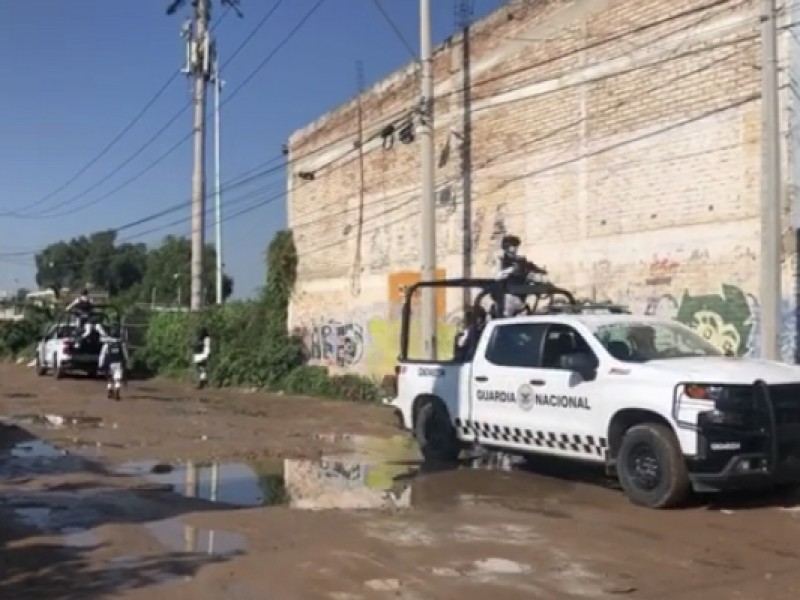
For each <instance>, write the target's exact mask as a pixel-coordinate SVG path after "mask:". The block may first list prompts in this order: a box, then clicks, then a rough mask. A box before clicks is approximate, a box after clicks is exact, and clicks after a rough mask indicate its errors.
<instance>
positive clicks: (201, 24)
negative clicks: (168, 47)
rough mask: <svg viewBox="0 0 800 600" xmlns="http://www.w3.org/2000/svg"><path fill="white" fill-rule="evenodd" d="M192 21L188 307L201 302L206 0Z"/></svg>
mask: <svg viewBox="0 0 800 600" xmlns="http://www.w3.org/2000/svg"><path fill="white" fill-rule="evenodd" d="M185 3H186V0H173V1H172V2H171V3H170V5H169V8H167V14H173V13H174V12H175V11H176V10H177V9H178V8H179V7H181V6H183V5H184V4H185ZM191 4H192V7H193V8H194V15H193V19H192V20H193V23H189V24H187V25H185V26H184V29H183V32H182V35H183V37H184V39H185V40H186V66H185V67H184V69H183V72H184V73H186V74H187V75H188V76H189V77H190V78H191V79H193V84H194V89H193V92H192V102H193V104H194V129H193V132H194V169H193V171H192V261H191V262H192V265H191V295H190V305H189V306H190V309H191V310H199V309H200V308H201V306H202V304H203V248H204V246H205V227H206V223H205V210H206V206H205V200H206V171H205V166H206V119H205V117H206V85H207V84H208V81H209V80H210V78H211V72H212V56H211V54H212V44H211V36H210V34H209V32H208V22H209V19H210V0H192V3H191Z"/></svg>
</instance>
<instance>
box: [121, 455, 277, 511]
mask: <svg viewBox="0 0 800 600" xmlns="http://www.w3.org/2000/svg"><path fill="white" fill-rule="evenodd" d="M117 473H119V474H120V475H132V476H138V477H144V478H145V479H147V480H148V481H150V482H152V483H155V484H160V485H167V486H170V487H171V488H172V489H173V490H174V491H175V492H177V493H179V494H182V495H184V496H187V497H191V498H199V499H201V500H210V501H212V502H222V503H225V504H232V505H235V506H261V505H264V504H276V503H280V501H281V497H282V494H281V490H280V486H275V485H274V483H273V482H272V481H271V479H270V477H269V474H262V475H259V474H257V473H256V472H255V471H254V470H253V469H251V468H250V467H248V466H247V465H243V464H238V463H217V462H215V463H211V464H210V465H204V464H195V463H193V462H188V463H186V464H181V465H169V464H164V463H159V462H157V461H142V462H134V463H127V464H124V465H122V467H120V469H119V470H118V471H117ZM272 479H274V477H273V478H272ZM271 484H272V485H271Z"/></svg>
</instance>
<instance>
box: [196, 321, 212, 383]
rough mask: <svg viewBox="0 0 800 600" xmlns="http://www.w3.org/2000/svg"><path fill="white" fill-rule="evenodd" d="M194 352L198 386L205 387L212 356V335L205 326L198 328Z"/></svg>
mask: <svg viewBox="0 0 800 600" xmlns="http://www.w3.org/2000/svg"><path fill="white" fill-rule="evenodd" d="M193 352H194V357H193V358H194V366H195V369H196V371H197V388H198V389H203V388H204V387H206V385H208V359H209V358H211V336H210V335H209V334H208V329H206V328H205V327H200V329H198V330H197V337H196V339H195V343H194V347H193Z"/></svg>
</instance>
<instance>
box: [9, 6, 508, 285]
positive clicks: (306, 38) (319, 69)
mask: <svg viewBox="0 0 800 600" xmlns="http://www.w3.org/2000/svg"><path fill="white" fill-rule="evenodd" d="M315 1H316V0H284V1H283V3H282V4H281V6H280V7H279V8H278V9H277V11H276V12H275V14H274V15H273V17H272V18H271V19H270V20H269V21H268V22H267V24H266V25H265V26H264V27H263V28H261V29H260V31H259V32H258V34H256V36H255V37H254V38H253V39H252V40H251V41H250V42H249V43H248V44H247V46H246V47H245V48H244V49H243V50H242V51H241V52H240V53H239V55H238V56H237V57H235V59H234V60H233V61H232V62H231V64H230V66H229V67H228V68H227V69H226V71H225V72H224V73H223V78H224V80H225V81H226V84H227V88H226V89H227V90H228V91H232V90H233V89H234V88H235V87H237V86H238V85H239V84H240V83H241V82H242V81H243V80H244V78H245V77H247V76H248V75H249V74H250V73H251V72H252V71H253V69H255V68H256V66H257V65H258V64H259V63H260V62H261V61H262V60H263V59H264V57H266V56H267V54H269V53H270V52H271V51H272V49H273V48H274V47H275V45H276V44H278V43H279V42H280V41H281V39H282V38H283V37H284V36H285V35H286V34H287V33H288V32H289V30H290V29H291V28H293V27H294V26H295V25H296V24H297V23H298V22H299V21H300V19H301V18H302V17H303V15H304V14H305V13H306V12H307V11H308V10H309V9H310V8H311V6H312V5H313V4H314V3H315ZM213 2H214V5H215V10H214V13H215V17H219V16H220V15H221V14H222V12H223V11H222V10H221V9H220V8H219V4H218V1H217V0H213ZM380 2H381V3H382V4H383V6H384V8H385V10H386V11H387V12H388V13H390V14H391V16H392V17H393V19H394V21H395V23H396V24H397V27H398V28H399V29H400V30H401V31H402V32H403V34H404V36H405V37H406V39H407V40H408V41H409V42H410V44H411V45H412V46H413V48H414V49H417V48H418V47H419V38H418V31H417V28H418V19H419V16H418V2H417V0H380ZM454 2H455V0H433V5H434V11H433V25H434V38H435V40H434V41H435V42H437V43H438V42H439V41H441V40H443V39H445V38H446V37H447V36H449V35H450V34H452V32H453V31H454V28H455V23H454ZM274 3H275V0H242V1H241V8H242V10H243V12H244V13H245V17H244V18H243V19H239V18H237V17H236V16H235V15H232V14H231V15H228V16H226V17H225V19H224V20H223V21H222V22H221V23H220V24H219V26H218V27H217V29H216V31H215V33H216V36H217V40H218V44H219V47H220V53H221V58H222V61H223V62H224V61H225V60H226V58H225V56H226V53H227V54H230V53H231V52H232V51H233V50H234V49H235V48H236V47H237V46H239V44H240V43H241V42H242V41H243V40H244V39H245V37H246V36H247V35H248V34H249V33H250V32H251V30H252V29H253V28H254V27H255V26H256V24H257V23H258V21H259V20H260V19H261V18H262V17H263V16H264V15H265V14H266V12H267V11H268V10H269V9H270V8H271V7H272V6H273V4H274ZM504 3H505V2H504V0H474V15H475V18H480V17H481V16H483V15H485V14H487V13H488V12H491V11H492V10H494V9H495V8H497V7H498V6H500V5H502V4H504ZM187 4H189V2H187ZM133 5H138V6H139V7H140V8H139V9H138V10H136V11H133V10H131V7H132V6H133ZM166 5H167V0H147V1H146V2H135V3H130V2H124V1H123V0H111V1H110V0H69V1H67V0H24V1H23V0H17V1H8V2H2V3H0V81H2V84H0V89H2V93H0V132H2V133H1V134H0V213H3V212H7V211H14V210H18V209H20V208H21V207H24V206H27V205H30V204H31V203H34V202H37V201H39V200H41V199H42V198H43V197H44V196H46V195H48V194H50V193H51V192H53V191H54V190H56V189H57V188H59V187H60V186H61V185H62V184H64V183H65V182H66V181H68V180H69V179H70V178H71V177H72V176H73V175H74V174H75V173H77V172H78V170H79V169H81V168H82V167H83V166H84V165H85V164H86V163H87V162H88V161H89V160H91V159H92V158H93V157H94V156H96V155H97V154H98V152H99V151H100V150H101V149H102V148H103V147H105V146H106V145H107V144H108V143H109V142H110V141H111V139H112V138H113V137H114V136H116V135H117V134H118V133H119V131H120V130H121V129H122V128H123V127H124V126H125V125H126V124H127V123H128V122H129V121H130V120H131V119H132V118H133V117H134V116H135V115H136V114H137V113H138V112H139V111H140V110H141V109H142V107H143V106H144V105H145V103H146V102H147V101H148V100H149V99H150V98H151V97H152V96H153V94H155V92H156V90H158V89H159V88H160V87H161V86H162V85H163V84H164V82H165V81H166V80H167V79H168V78H169V75H170V73H171V72H173V71H174V70H175V69H177V68H178V67H180V66H181V65H182V62H183V53H184V48H183V44H182V41H181V39H180V38H179V29H180V26H181V23H182V21H183V20H184V18H185V16H187V15H188V12H186V11H187V10H188V9H184V11H183V12H182V13H181V14H180V15H175V16H172V17H168V16H166V15H165V7H166ZM358 60H361V61H362V62H363V65H364V76H365V80H366V83H367V84H370V83H372V82H374V81H377V80H379V79H381V78H383V77H384V76H386V75H388V74H389V73H391V72H392V71H393V70H395V69H396V68H398V67H401V66H402V65H404V64H406V63H407V62H408V61H409V60H410V57H409V53H408V50H406V48H405V47H404V45H403V44H402V43H401V42H400V40H399V39H398V38H397V36H396V35H395V33H394V32H393V31H392V29H391V28H390V27H389V25H388V24H387V23H386V21H385V19H384V18H383V17H382V16H381V14H380V12H378V10H377V9H376V7H375V5H374V3H373V0H327V1H326V2H325V4H323V6H322V8H321V9H320V10H319V11H317V12H316V13H315V15H314V16H313V17H312V18H311V20H310V21H308V23H307V24H306V25H305V26H304V27H303V28H302V29H301V30H300V31H299V32H298V34H297V35H296V36H295V37H293V38H292V40H291V41H290V42H289V43H288V44H287V45H286V46H285V47H284V48H283V49H282V50H281V51H280V52H279V53H278V54H277V55H276V56H275V57H274V59H272V60H271V61H270V62H269V63H268V65H267V66H266V67H265V68H264V69H263V70H262V71H261V72H260V73H259V74H258V75H256V76H255V78H253V80H252V81H251V82H250V83H249V84H248V85H247V86H246V87H244V88H243V89H242V90H241V92H239V93H238V94H237V95H236V97H235V99H232V100H231V102H230V103H229V104H228V105H227V106H226V107H225V108H224V109H223V115H222V128H223V134H222V146H223V147H222V180H223V182H224V181H225V180H230V179H233V178H235V177H236V176H237V175H239V174H241V173H243V172H245V171H248V170H250V169H253V168H254V167H257V166H259V165H262V164H264V163H266V162H267V161H269V160H270V159H276V160H277V158H278V157H279V156H280V150H281V144H282V143H284V142H285V141H286V139H287V138H288V136H289V134H290V133H291V132H292V131H294V130H295V129H297V128H299V127H302V126H303V125H305V124H306V123H308V122H310V121H312V120H314V119H315V118H316V117H318V116H319V115H321V114H323V113H325V112H327V111H328V110H330V109H332V108H334V107H335V106H337V105H338V104H341V103H342V102H344V101H346V100H347V99H349V98H351V97H352V96H353V95H354V94H355V89H356V67H355V64H356V61H358ZM188 100H189V88H188V82H187V81H186V79H185V78H184V77H180V78H178V79H177V80H176V81H174V82H173V83H172V84H171V85H170V87H169V88H168V89H167V90H166V92H165V93H164V94H163V95H162V96H161V97H160V98H159V100H158V101H157V103H156V104H155V105H154V106H153V107H152V108H151V109H150V110H149V111H148V112H147V114H146V115H145V116H144V117H143V118H142V119H141V120H140V121H139V122H138V123H137V124H136V126H135V127H134V128H133V129H132V130H131V131H129V132H128V133H127V134H126V135H125V136H124V137H123V138H122V139H121V140H120V141H119V142H118V143H117V144H116V145H115V146H114V147H113V148H112V149H111V150H110V151H109V152H108V153H107V154H106V155H105V156H104V157H103V158H102V159H101V160H99V161H98V162H97V163H96V164H95V165H93V166H92V167H91V168H90V169H89V170H87V171H86V172H85V173H84V174H83V175H82V176H81V177H80V178H78V179H77V180H76V181H75V182H73V183H72V184H71V185H69V186H68V187H67V188H65V189H64V190H62V191H61V192H59V193H58V194H55V195H53V196H52V197H51V198H49V199H48V200H46V201H44V202H41V203H39V204H38V205H37V206H36V207H35V208H31V209H30V211H31V212H32V213H34V215H35V216H36V217H37V218H33V219H19V218H14V217H9V216H0V290H3V289H13V288H15V287H17V286H25V287H33V285H34V284H33V282H34V267H33V258H32V256H30V255H12V254H11V253H19V252H33V251H36V250H38V249H40V248H42V247H43V246H45V245H47V244H48V243H51V242H54V241H58V240H62V239H68V238H70V237H73V236H76V235H81V234H86V233H90V232H92V231H97V230H101V229H106V228H113V227H115V226H117V225H120V224H124V223H128V222H131V221H134V220H136V219H138V218H141V217H143V216H147V215H149V214H152V213H155V212H157V211H159V210H161V209H163V208H164V207H167V206H170V205H173V204H176V203H178V202H181V201H186V209H185V211H182V212H177V213H173V214H170V215H168V216H166V217H164V218H163V219H160V220H158V221H154V222H152V223H148V224H146V225H143V226H141V227H139V228H134V229H131V230H129V231H125V232H123V233H122V234H120V237H122V238H125V237H126V236H136V239H135V240H133V241H143V242H148V243H151V242H156V241H158V240H159V239H160V238H161V237H163V236H165V235H167V234H169V233H173V234H185V233H188V230H189V221H188V218H189V202H188V198H189V196H190V193H191V185H190V184H191V144H190V143H186V144H184V145H182V146H181V147H180V148H178V149H177V150H176V151H175V152H174V153H172V154H171V155H170V156H169V157H168V158H167V159H165V160H164V161H163V162H161V163H160V164H159V165H158V166H157V167H156V168H154V169H152V170H151V171H149V172H148V173H147V174H145V175H144V176H142V177H141V178H140V179H138V180H137V181H135V182H134V183H132V184H131V185H128V186H127V187H125V188H124V189H122V190H120V191H119V192H116V193H113V194H110V195H108V194H109V192H111V191H112V190H113V189H114V188H116V187H119V186H120V185H121V184H122V183H123V182H125V180H127V179H129V178H131V177H132V176H133V175H135V174H137V173H138V172H139V171H141V170H142V169H144V168H145V167H146V166H148V165H149V164H151V163H152V162H153V161H154V160H156V159H157V158H158V157H159V156H160V155H162V154H163V153H165V152H166V151H167V150H168V149H169V148H170V147H171V146H173V145H174V144H176V143H177V142H178V141H179V140H180V139H181V138H182V137H184V136H186V135H187V134H188V132H189V131H190V127H191V114H190V111H188V110H187V111H186V112H185V113H184V114H183V115H182V116H181V117H180V118H178V119H177V120H176V121H175V122H174V123H173V124H172V125H171V126H170V127H169V128H168V129H167V130H166V131H165V133H164V134H163V135H162V136H160V137H159V138H158V140H157V141H156V142H154V143H153V144H151V145H150V146H148V147H147V148H146V149H145V150H144V151H143V152H141V154H139V155H138V156H137V157H136V158H135V159H134V160H133V161H131V162H130V164H128V165H127V166H126V167H125V168H124V169H122V170H120V171H119V172H118V173H116V174H115V175H114V176H113V177H110V178H108V180H107V181H106V182H104V183H103V184H102V185H99V186H97V185H96V184H97V182H98V181H100V180H101V179H103V178H105V177H106V176H107V175H108V174H109V173H111V171H113V170H114V169H115V168H117V167H118V166H119V165H120V164H122V163H123V162H124V161H125V160H126V159H127V158H128V157H129V156H130V155H131V154H133V153H135V152H136V151H137V150H138V149H139V148H140V147H141V146H142V145H143V144H144V143H145V142H146V141H147V140H148V139H149V138H151V137H152V136H153V135H154V134H155V133H156V132H157V131H158V130H159V129H160V128H161V127H162V126H163V125H164V124H165V123H166V122H167V121H169V120H170V118H172V116H173V115H174V114H175V113H176V112H177V111H178V110H179V109H180V108H181V106H183V105H184V104H185V103H186V102H187V101H188ZM210 150H211V138H210V137H209V165H210V164H211V163H210V158H211V152H210ZM208 176H209V191H210V189H211V188H210V184H211V182H212V171H211V170H209V171H208ZM92 186H95V189H94V190H92V191H91V192H89V193H84V192H85V191H86V190H87V189H88V188H90V187H92ZM283 189H285V178H284V174H283V172H282V171H278V172H276V173H275V174H274V175H271V176H268V177H264V178H262V179H259V180H257V181H254V182H253V183H252V184H251V185H249V186H243V187H241V188H237V189H236V190H231V191H230V193H229V194H227V195H226V198H225V199H228V200H234V199H236V198H241V197H243V196H245V198H246V199H245V200H241V201H239V202H238V203H237V205H236V207H231V209H230V210H231V211H234V210H236V209H241V208H246V207H247V206H250V205H252V204H254V203H256V202H258V201H259V199H265V198H268V197H270V196H272V195H275V194H276V193H279V192H280V191H281V190H283ZM273 190H274V191H273ZM247 194H253V195H252V196H251V197H250V198H247ZM104 195H108V197H107V198H105V199H103V200H102V201H98V200H99V198H100V197H102V196H104ZM223 201H224V200H223ZM65 202H66V204H65ZM88 203H93V204H92V205H91V206H88V207H86V208H83V209H80V207H81V206H82V205H85V204H88ZM45 209H50V211H49V214H50V215H51V217H50V218H41V211H43V210H45ZM62 213H70V214H62ZM182 217H185V218H186V220H185V221H184V222H183V223H180V224H174V225H170V223H172V222H174V221H176V220H177V219H180V218H182ZM285 220H286V211H285V204H284V202H283V201H282V200H278V201H276V202H272V203H271V204H268V205H265V206H263V207H261V208H258V209H257V210H253V211H252V212H249V213H248V214H247V215H246V216H242V217H241V218H236V219H231V220H229V221H226V222H224V224H223V227H224V238H225V241H224V250H225V256H224V258H225V263H226V271H227V272H228V273H230V274H231V275H232V276H233V277H234V279H235V287H236V293H235V296H237V297H244V296H248V295H250V294H252V293H253V292H254V291H255V290H256V289H257V288H258V287H259V286H260V285H261V284H262V283H263V280H264V260H263V250H264V248H265V247H266V245H267V243H268V242H269V240H270V238H271V237H272V235H273V234H274V232H275V231H277V230H279V229H281V228H282V227H284V226H285ZM157 227H163V229H162V230H161V231H158V232H152V233H147V230H151V229H154V228H157ZM138 234H142V235H138ZM212 234H213V227H212V225H211V219H209V231H208V235H209V237H208V239H209V241H213V237H212Z"/></svg>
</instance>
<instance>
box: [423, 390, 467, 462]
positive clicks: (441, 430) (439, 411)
mask: <svg viewBox="0 0 800 600" xmlns="http://www.w3.org/2000/svg"><path fill="white" fill-rule="evenodd" d="M414 437H415V438H416V440H417V444H418V445H419V450H420V453H421V454H422V457H423V458H424V459H425V461H426V462H430V463H435V464H453V463H456V462H457V461H458V455H459V454H460V453H461V443H460V442H459V441H458V436H457V435H456V430H455V427H453V424H452V423H451V421H450V415H449V414H448V412H447V408H446V407H445V406H444V405H443V404H442V403H441V402H438V401H435V400H430V401H427V402H425V403H424V404H423V405H422V406H421V407H420V408H419V410H418V411H417V417H416V420H415V422H414Z"/></svg>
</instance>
